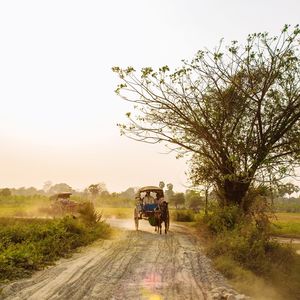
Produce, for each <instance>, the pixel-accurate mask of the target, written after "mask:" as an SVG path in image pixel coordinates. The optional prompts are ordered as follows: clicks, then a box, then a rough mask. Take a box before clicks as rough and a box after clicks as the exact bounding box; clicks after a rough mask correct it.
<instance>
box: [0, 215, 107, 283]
mask: <svg viewBox="0 0 300 300" xmlns="http://www.w3.org/2000/svg"><path fill="white" fill-rule="evenodd" d="M109 233H110V228H109V225H107V224H106V223H104V222H96V223H94V224H92V225H91V223H89V224H88V225H87V224H86V223H85V222H83V221H81V220H79V219H74V218H73V217H64V218H63V219H54V220H39V219H0V281H3V280H7V279H8V280H12V279H16V278H21V277H24V276H26V275H29V274H31V273H32V271H34V270H38V269H40V268H42V267H44V266H45V265H47V264H51V263H53V262H54V261H55V260H56V259H58V258H59V257H64V256H67V255H69V254H70V252H71V251H74V249H76V248H77V247H79V246H84V245H87V244H89V243H91V242H93V241H94V240H96V239H98V238H104V237H107V236H108V235H109Z"/></svg>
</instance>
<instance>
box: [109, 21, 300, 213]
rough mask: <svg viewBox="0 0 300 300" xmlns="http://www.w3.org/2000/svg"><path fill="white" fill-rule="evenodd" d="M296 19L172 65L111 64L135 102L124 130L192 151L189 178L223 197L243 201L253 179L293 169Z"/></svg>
mask: <svg viewBox="0 0 300 300" xmlns="http://www.w3.org/2000/svg"><path fill="white" fill-rule="evenodd" d="M299 34H300V29H299V26H298V25H297V26H295V27H294V28H291V27H290V26H287V25H286V26H284V28H283V30H282V31H281V33H280V35H279V36H269V34H268V33H257V34H250V35H249V36H248V38H247V40H246V42H245V43H244V44H242V43H239V42H237V41H233V42H231V43H230V44H229V45H224V43H223V41H221V42H220V44H219V45H218V47H216V49H214V50H213V51H210V50H203V51H202V50H201V51H198V53H197V54H196V55H195V57H194V58H193V59H192V60H191V61H183V66H182V67H180V68H178V69H176V70H175V71H173V72H171V71H170V68H169V67H168V66H164V67H162V68H160V69H159V70H157V71H155V70H153V69H152V68H151V67H146V68H143V69H142V70H141V74H140V75H137V72H136V71H135V70H134V68H133V67H128V68H125V69H122V68H120V67H114V68H113V71H114V72H116V73H117V74H118V75H119V77H120V79H121V83H120V85H119V86H118V87H117V89H116V93H117V94H119V95H120V96H122V97H123V98H124V99H125V100H127V101H130V102H132V103H133V104H134V113H129V112H128V113H127V117H128V121H129V122H128V123H127V124H119V126H120V129H121V132H122V133H123V134H125V135H126V136H128V137H130V138H132V139H135V140H137V141H141V142H146V143H158V142H164V143H166V144H167V145H168V147H171V149H172V150H175V151H177V152H178V153H179V155H184V154H190V155H191V160H190V161H191V172H190V174H191V178H192V180H193V182H194V183H197V184H199V183H202V182H206V183H207V182H211V183H213V184H214V185H215V187H216V190H217V193H218V196H219V199H220V203H221V204H223V205H228V204H237V205H239V206H240V207H241V208H242V209H244V211H247V209H248V208H249V205H250V203H248V202H247V201H245V199H246V197H245V196H246V194H247V191H248V189H249V187H250V186H251V185H252V184H254V183H259V182H266V181H276V180H280V179H281V178H283V177H284V176H287V175H289V174H291V173H292V172H293V170H294V168H295V167H296V166H298V165H299V161H300V145H299V136H300V122H299V119H300V64H299V62H300V60H299V58H300V57H299Z"/></svg>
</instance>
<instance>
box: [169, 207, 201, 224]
mask: <svg viewBox="0 0 300 300" xmlns="http://www.w3.org/2000/svg"><path fill="white" fill-rule="evenodd" d="M171 217H172V219H173V220H174V221H178V222H193V221H195V213H194V212H193V211H192V210H175V211H172V213H171Z"/></svg>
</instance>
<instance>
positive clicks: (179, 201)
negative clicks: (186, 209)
mask: <svg viewBox="0 0 300 300" xmlns="http://www.w3.org/2000/svg"><path fill="white" fill-rule="evenodd" d="M169 202H170V204H172V205H174V206H175V207H176V208H177V207H178V206H183V205H184V203H185V196H184V193H174V194H173V195H172V196H171V197H170V198H169Z"/></svg>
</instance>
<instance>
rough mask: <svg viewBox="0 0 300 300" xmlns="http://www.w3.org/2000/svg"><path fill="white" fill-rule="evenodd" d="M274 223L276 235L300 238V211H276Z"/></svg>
mask: <svg viewBox="0 0 300 300" xmlns="http://www.w3.org/2000/svg"><path fill="white" fill-rule="evenodd" d="M272 223H273V224H274V225H273V228H272V233H273V234H274V235H277V236H284V237H291V238H293V237H294V238H300V213H276V215H275V218H274V220H273V222H272Z"/></svg>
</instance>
